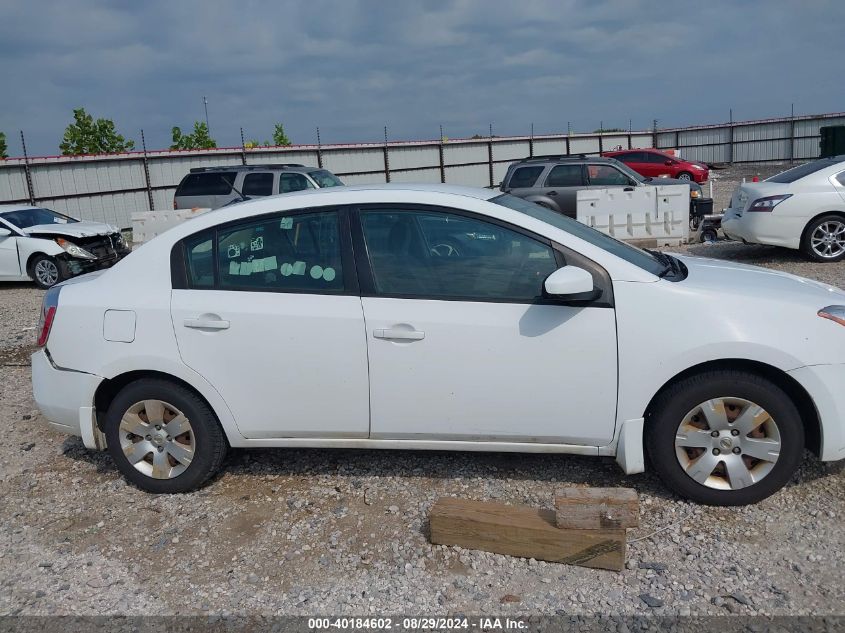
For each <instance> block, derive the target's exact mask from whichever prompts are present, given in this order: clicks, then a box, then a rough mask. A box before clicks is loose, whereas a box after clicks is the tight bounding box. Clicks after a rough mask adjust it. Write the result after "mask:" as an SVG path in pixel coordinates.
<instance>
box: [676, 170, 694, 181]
mask: <svg viewBox="0 0 845 633" xmlns="http://www.w3.org/2000/svg"><path fill="white" fill-rule="evenodd" d="M678 180H692V174H691V173H689V172H688V171H682V172H681V173H680V174H678Z"/></svg>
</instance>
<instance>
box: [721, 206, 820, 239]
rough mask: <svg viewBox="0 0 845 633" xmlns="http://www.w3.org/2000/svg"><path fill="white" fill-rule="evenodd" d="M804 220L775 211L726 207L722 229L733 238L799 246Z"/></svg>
mask: <svg viewBox="0 0 845 633" xmlns="http://www.w3.org/2000/svg"><path fill="white" fill-rule="evenodd" d="M803 230H804V220H803V219H801V218H797V217H794V216H784V215H777V214H775V213H765V212H762V213H761V212H755V211H752V212H749V211H745V212H742V213H740V212H739V211H738V210H737V209H725V215H724V217H723V218H722V231H723V232H724V233H725V235H727V236H728V237H729V238H730V239H732V240H742V241H746V242H750V243H751V244H769V245H771V246H784V247H786V248H795V249H797V248H799V247H800V245H801V233H802V231H803Z"/></svg>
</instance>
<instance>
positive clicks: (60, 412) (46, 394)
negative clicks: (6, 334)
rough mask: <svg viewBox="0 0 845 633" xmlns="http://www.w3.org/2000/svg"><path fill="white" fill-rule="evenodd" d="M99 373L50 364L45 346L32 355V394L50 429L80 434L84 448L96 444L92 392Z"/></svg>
mask: <svg viewBox="0 0 845 633" xmlns="http://www.w3.org/2000/svg"><path fill="white" fill-rule="evenodd" d="M102 381H103V378H102V377H100V376H95V375H93V374H86V373H83V372H79V371H72V370H69V369H61V368H59V367H57V366H56V365H54V364H53V362H52V360H51V359H50V357H49V355H48V353H47V351H46V350H44V349H41V350H39V351H37V352H35V353H34V354H33V355H32V394H33V396H34V398H35V404H36V405H38V409H39V410H40V411H41V413H42V414H43V415H44V417H45V418H47V422H48V424H49V426H50V428H52V429H53V430H56V431H59V432H61V433H67V434H68V435H77V436H79V437H82V438H83V440H84V441H85V445H86V446H88V448H98V445H97V442H96V439H95V438H96V435H97V433H96V429H95V427H94V424H95V420H94V393H95V392H96V390H97V387H98V386H99V384H100V383H101V382H102Z"/></svg>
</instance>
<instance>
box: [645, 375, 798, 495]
mask: <svg viewBox="0 0 845 633" xmlns="http://www.w3.org/2000/svg"><path fill="white" fill-rule="evenodd" d="M714 398H742V399H745V400H749V401H751V402H753V403H756V404H758V405H759V406H761V407H763V409H765V410H766V411H767V412H768V413H769V415H770V416H771V417H772V419H773V420H774V421H775V424H776V425H777V429H778V431H779V433H780V440H781V448H780V454H779V456H778V458H777V461H775V462H774V466H773V467H772V469H771V471H769V473H768V474H766V475H765V476H764V477H762V479H760V481H758V482H757V483H754V484H752V485H750V486H747V487H745V488H739V489H734V490H722V489H716V488H711V487H708V486H705V485H703V484H701V483H698V482H697V481H695V480H694V479H693V478H692V477H690V476H689V475H687V473H686V472H685V470H684V468H683V467H682V466H681V464H680V462H679V460H678V457H677V455H676V452H675V451H676V449H675V436H676V433H677V432H678V427H679V425H680V424H681V421H682V420H683V419H684V417H685V416H686V415H687V414H688V413H689V412H690V411H692V410H693V409H694V408H695V407H696V406H698V405H699V404H701V403H704V402H707V401H708V400H710V399H714ZM644 440H645V447H646V451H647V453H648V456H649V459H650V461H651V464H652V466H653V468H654V469H655V471H656V472H657V474H658V475H659V477H660V479H661V480H662V481H663V483H664V484H665V485H666V487H667V488H669V489H670V490H672V491H673V492H675V493H677V494H678V495H680V496H682V497H686V498H687V499H690V500H692V501H696V502H698V503H703V504H707V505H714V506H738V505H746V504H750V503H757V502H758V501H761V500H762V499H765V498H766V497H768V496H770V495H772V494H774V493H775V492H777V491H778V490H780V489H781V488H782V487H783V486H784V485H786V483H787V482H788V481H789V479H790V478H791V477H792V475H793V474H794V473H795V471H796V470H797V468H798V466H799V465H800V463H801V460H802V458H803V454H804V426H803V424H802V421H801V416H800V414H799V413H798V410H797V408H796V407H795V404H794V403H793V402H792V400H791V399H790V398H789V396H787V395H786V393H784V391H783V390H782V389H781V388H780V387H778V386H777V385H775V384H774V383H772V382H770V381H768V380H766V379H765V378H762V377H761V376H758V375H756V374H753V373H749V372H744V371H734V370H723V371H709V372H705V373H701V374H697V375H695V376H691V377H689V378H686V379H684V380H681V381H679V382H677V383H675V384H674V385H671V386H670V387H669V388H668V389H666V390H665V391H664V392H663V393H661V394H660V395H659V396H658V398H657V399H656V401H655V402H654V404H653V406H652V407H651V410H650V411H649V413H648V414H647V416H646V427H645V438H644Z"/></svg>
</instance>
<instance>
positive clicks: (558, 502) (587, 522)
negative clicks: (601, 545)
mask: <svg viewBox="0 0 845 633" xmlns="http://www.w3.org/2000/svg"><path fill="white" fill-rule="evenodd" d="M555 509H556V514H557V518H556V523H557V526H558V527H559V528H569V529H575V530H593V529H596V528H631V527H637V526H638V525H639V524H640V501H639V498H638V497H637V491H636V490H634V489H632V488H561V489H560V490H558V491H557V494H556V495H555Z"/></svg>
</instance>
